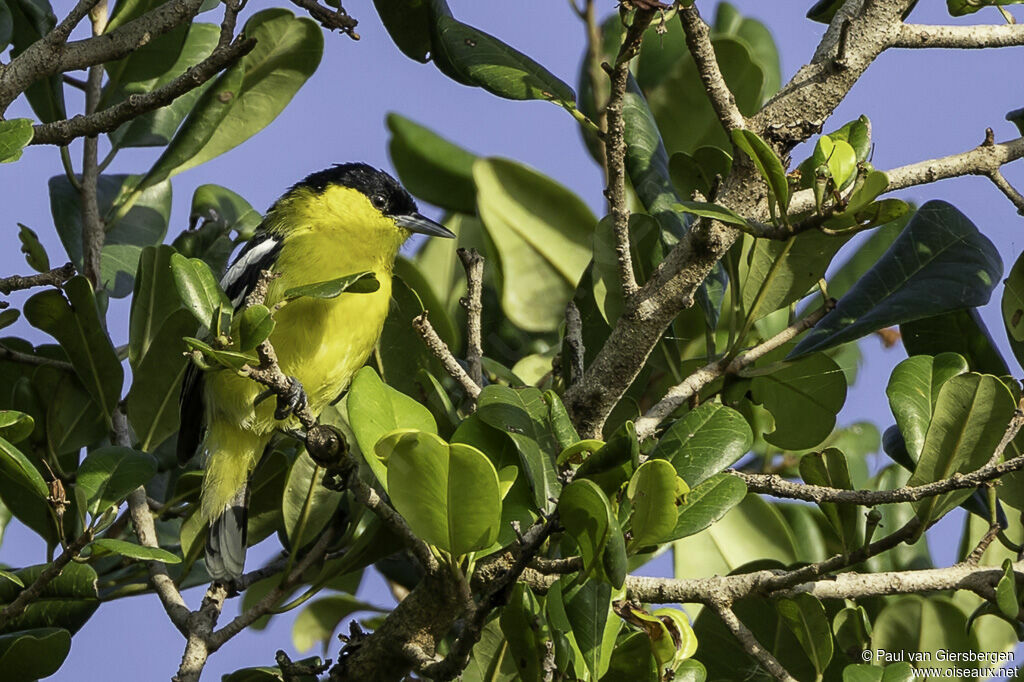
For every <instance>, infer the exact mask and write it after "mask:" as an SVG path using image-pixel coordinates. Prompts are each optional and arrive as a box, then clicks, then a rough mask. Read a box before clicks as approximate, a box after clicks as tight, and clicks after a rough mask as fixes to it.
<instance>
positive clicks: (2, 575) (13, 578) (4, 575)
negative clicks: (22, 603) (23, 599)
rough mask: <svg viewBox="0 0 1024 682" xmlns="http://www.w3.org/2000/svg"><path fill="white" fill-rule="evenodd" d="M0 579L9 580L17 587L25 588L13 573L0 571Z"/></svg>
mask: <svg viewBox="0 0 1024 682" xmlns="http://www.w3.org/2000/svg"><path fill="white" fill-rule="evenodd" d="M0 578H3V579H4V580H9V581H11V582H12V583H14V584H15V585H17V586H18V587H25V583H23V582H22V581H21V578H19V577H18V576H17V575H15V574H14V573H11V572H10V571H4V570H0Z"/></svg>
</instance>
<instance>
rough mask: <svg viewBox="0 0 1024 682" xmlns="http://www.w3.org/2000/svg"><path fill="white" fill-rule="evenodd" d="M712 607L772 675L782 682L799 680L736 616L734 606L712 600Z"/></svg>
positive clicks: (734, 635) (748, 651) (740, 641)
mask: <svg viewBox="0 0 1024 682" xmlns="http://www.w3.org/2000/svg"><path fill="white" fill-rule="evenodd" d="M709 606H710V607H711V609H712V610H713V611H714V612H715V613H717V614H718V617H719V618H721V619H722V623H724V624H725V627H726V628H728V630H729V632H731V633H732V634H733V637H735V638H736V639H737V641H739V643H740V644H741V645H742V646H743V649H744V650H745V651H746V652H747V653H748V654H750V655H751V656H753V657H754V658H756V659H757V660H758V661H760V662H761V665H763V666H764V669H765V670H767V671H768V672H769V673H771V675H772V677H774V678H775V679H776V680H781V681H782V682H797V680H796V678H795V677H793V676H792V675H790V674H789V672H788V671H787V670H786V669H785V668H784V667H783V666H782V664H781V663H779V660H778V659H777V658H775V657H774V656H772V654H771V652H770V651H768V650H767V649H765V648H764V646H763V645H762V644H761V643H760V642H758V641H757V637H755V636H754V633H753V632H751V631H750V628H748V627H747V626H746V625H744V624H743V622H742V621H741V620H740V619H739V618H738V617H737V616H736V613H735V612H734V611H733V610H732V606H731V605H730V604H729V603H727V602H711V603H710V604H709Z"/></svg>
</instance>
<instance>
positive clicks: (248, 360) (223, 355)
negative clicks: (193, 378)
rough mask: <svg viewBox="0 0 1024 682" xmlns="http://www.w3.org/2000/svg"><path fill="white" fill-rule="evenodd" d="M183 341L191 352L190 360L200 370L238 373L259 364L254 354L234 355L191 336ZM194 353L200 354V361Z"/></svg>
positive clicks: (234, 353) (232, 352)
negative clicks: (219, 369) (220, 368)
mask: <svg viewBox="0 0 1024 682" xmlns="http://www.w3.org/2000/svg"><path fill="white" fill-rule="evenodd" d="M183 340H184V342H185V346H186V347H187V348H188V349H189V351H193V352H192V353H190V355H192V360H193V361H194V362H196V364H198V365H199V367H200V368H201V369H213V368H217V367H224V368H226V369H231V370H234V371H236V372H240V371H242V370H243V369H245V366H246V365H256V364H257V363H258V362H259V359H258V358H257V357H256V354H255V353H236V352H234V351H229V350H221V349H219V348H214V347H213V346H211V345H210V344H208V343H205V342H203V341H200V340H199V339H197V338H193V337H191V336H186V337H185V338H184V339H183ZM195 351H198V352H199V353H200V355H201V356H202V358H201V359H197V358H196V357H195Z"/></svg>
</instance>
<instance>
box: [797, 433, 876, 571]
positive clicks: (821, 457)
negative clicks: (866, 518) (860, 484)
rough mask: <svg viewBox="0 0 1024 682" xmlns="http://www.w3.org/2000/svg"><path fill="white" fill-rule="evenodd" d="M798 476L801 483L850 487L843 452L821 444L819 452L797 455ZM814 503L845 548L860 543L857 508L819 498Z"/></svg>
mask: <svg viewBox="0 0 1024 682" xmlns="http://www.w3.org/2000/svg"><path fill="white" fill-rule="evenodd" d="M800 477H801V478H802V479H804V483H808V484H810V485H820V486H825V487H827V488H838V489H841V490H853V489H854V488H853V481H852V480H851V479H850V469H849V467H848V466H847V463H846V455H844V454H843V453H842V451H841V450H839V449H837V448H825V449H824V450H823V451H821V452H809V453H807V454H806V455H804V456H803V457H801V458H800ZM818 507H819V508H820V509H821V511H822V512H823V513H824V514H825V518H826V519H828V522H829V524H830V525H831V526H832V529H833V530H834V531H835V532H836V536H837V537H838V538H839V541H840V542H841V543H842V545H843V547H845V548H846V550H847V551H850V552H852V551H853V550H855V549H857V548H859V547H860V546H861V544H862V538H861V534H860V532H859V522H860V517H861V510H860V509H859V508H858V507H857V506H856V505H852V504H835V503H833V502H820V503H819V504H818Z"/></svg>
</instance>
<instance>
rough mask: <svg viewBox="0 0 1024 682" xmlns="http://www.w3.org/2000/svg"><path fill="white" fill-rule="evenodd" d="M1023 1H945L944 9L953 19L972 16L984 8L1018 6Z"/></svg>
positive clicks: (1023, 0)
mask: <svg viewBox="0 0 1024 682" xmlns="http://www.w3.org/2000/svg"><path fill="white" fill-rule="evenodd" d="M1021 2H1024V0H946V9H947V10H948V11H949V13H950V15H952V16H954V17H962V16H966V15H968V14H974V13H975V12H979V11H981V10H982V9H984V8H986V7H1004V6H1006V5H1019V4H1020V3H1021Z"/></svg>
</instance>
